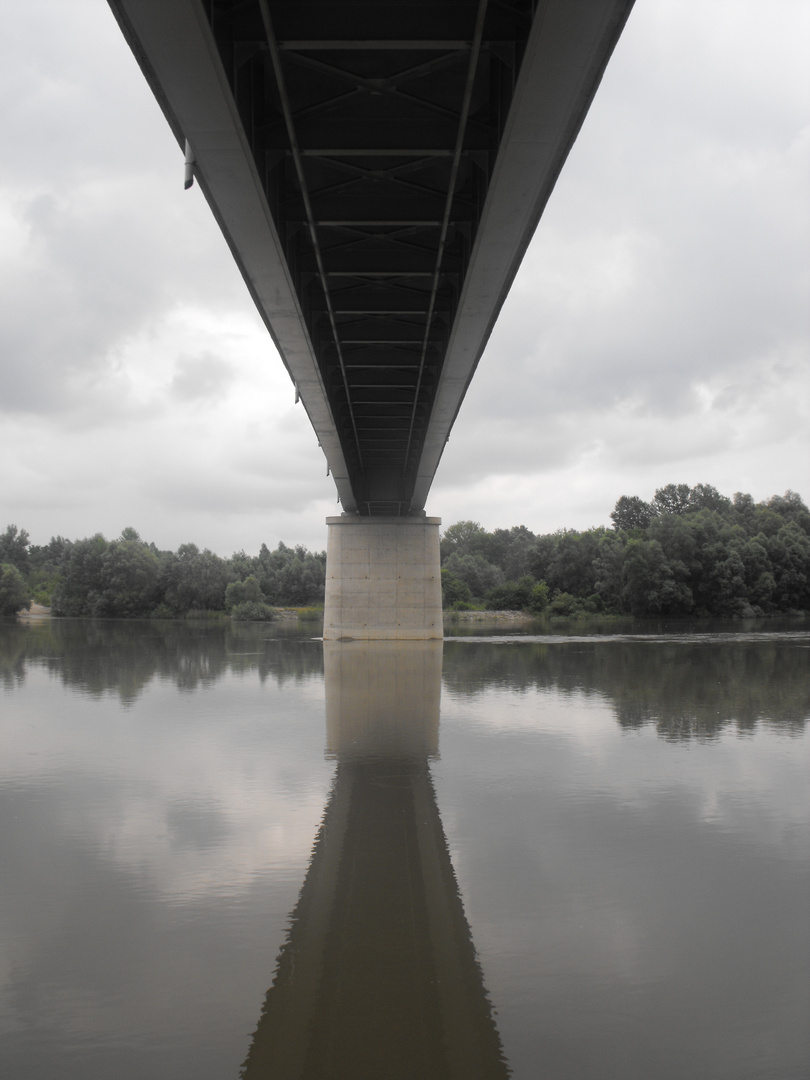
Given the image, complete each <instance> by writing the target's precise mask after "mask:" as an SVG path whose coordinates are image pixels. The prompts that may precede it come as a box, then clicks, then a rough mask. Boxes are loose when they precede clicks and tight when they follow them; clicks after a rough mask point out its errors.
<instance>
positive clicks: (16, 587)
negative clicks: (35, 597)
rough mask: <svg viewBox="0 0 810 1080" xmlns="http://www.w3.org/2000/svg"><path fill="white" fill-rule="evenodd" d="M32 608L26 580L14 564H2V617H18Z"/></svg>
mask: <svg viewBox="0 0 810 1080" xmlns="http://www.w3.org/2000/svg"><path fill="white" fill-rule="evenodd" d="M30 607H31V597H30V596H29V594H28V586H27V585H26V584H25V578H24V577H23V576H22V574H21V573H20V571H19V570H18V569H17V567H16V566H14V565H13V564H12V563H2V564H0V615H16V614H17V612H18V611H22V610H23V609H25V610H26V611H27V610H28V609H29V608H30Z"/></svg>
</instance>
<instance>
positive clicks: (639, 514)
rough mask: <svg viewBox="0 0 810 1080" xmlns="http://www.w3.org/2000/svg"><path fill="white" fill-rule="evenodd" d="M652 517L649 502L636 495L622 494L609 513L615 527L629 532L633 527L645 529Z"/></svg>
mask: <svg viewBox="0 0 810 1080" xmlns="http://www.w3.org/2000/svg"><path fill="white" fill-rule="evenodd" d="M652 517H653V511H652V508H651V506H650V504H649V503H646V502H644V500H643V499H640V498H639V497H638V495H629V496H628V495H622V496H621V498H620V499H619V500H618V502H617V503H616V505H615V506H614V507H613V511H612V513H611V515H610V520H611V521H612V522H613V525H614V527H615V528H616V529H623V530H624V531H625V532H630V531H631V530H633V529H646V528H647V526H648V525H649V524H650V521H651V520H652Z"/></svg>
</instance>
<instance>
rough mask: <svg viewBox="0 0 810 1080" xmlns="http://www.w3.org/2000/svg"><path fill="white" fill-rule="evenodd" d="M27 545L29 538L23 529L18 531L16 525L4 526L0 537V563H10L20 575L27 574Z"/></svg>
mask: <svg viewBox="0 0 810 1080" xmlns="http://www.w3.org/2000/svg"><path fill="white" fill-rule="evenodd" d="M28 544H29V537H28V533H27V532H26V531H25V529H18V528H17V526H16V525H8V526H6V531H5V532H4V533H3V534H2V536H0V563H10V564H11V565H12V566H16V567H17V569H18V570H19V571H20V572H21V573H23V574H27V573H28V570H29V560H28Z"/></svg>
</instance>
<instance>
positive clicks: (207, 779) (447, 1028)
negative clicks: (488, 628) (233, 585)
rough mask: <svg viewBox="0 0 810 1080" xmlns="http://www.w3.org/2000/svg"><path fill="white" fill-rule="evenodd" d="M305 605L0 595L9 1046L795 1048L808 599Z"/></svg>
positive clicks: (152, 1055) (103, 1066)
mask: <svg viewBox="0 0 810 1080" xmlns="http://www.w3.org/2000/svg"><path fill="white" fill-rule="evenodd" d="M800 625H801V624H800ZM317 632H318V628H317V626H316V627H314V628H313V629H310V630H306V629H303V630H302V631H298V630H297V629H296V630H295V631H294V632H290V631H285V630H284V629H283V628H281V629H275V628H273V627H271V628H269V629H268V628H267V627H265V626H243V627H234V628H231V627H222V626H192V625H188V624H172V623H159V622H151V623H149V622H143V623H122V622H90V621H87V622H85V621H82V620H54V621H52V622H43V623H39V624H37V623H29V624H23V623H15V622H13V621H8V620H6V621H2V622H0V677H1V678H2V689H0V1076H2V1077H3V1078H4V1080H5V1078H8V1080H56V1078H57V1077H58V1078H59V1080H96V1078H98V1080H102V1078H103V1080H108V1078H110V1077H116V1078H117V1080H130V1078H131V1080H144V1078H145V1077H150V1078H155V1080H163V1078H165V1080H170V1078H171V1080H182V1078H189V1080H209V1078H210V1080H231V1078H233V1080H236V1078H239V1077H242V1078H244V1080H258V1078H266V1077H280V1078H287V1077H289V1078H292V1077H311V1078H314V1080H326V1078H338V1077H346V1078H351V1080H366V1078H368V1080H388V1078H394V1077H396V1078H400V1077H403V1078H404V1077H408V1078H409V1080H410V1078H414V1077H419V1078H422V1077H425V1078H428V1077H458V1078H459V1080H471V1078H473V1077H486V1078H500V1077H506V1076H513V1077H516V1078H526V1080H538V1078H544V1080H545V1078H549V1080H561V1078H577V1080H579V1078H593V1077H599V1078H613V1077H615V1078H621V1080H636V1078H639V1080H641V1078H644V1080H649V1078H650V1077H655V1078H657V1080H660V1078H672V1080H683V1078H685V1077H689V1078H693V1077H694V1078H728V1080H747V1078H750V1080H806V1077H807V1076H808V1075H810V1023H809V1022H808V1018H810V918H808V912H810V736H809V735H808V719H810V633H808V632H806V631H802V630H794V631H786V632H773V631H771V630H769V629H768V628H767V627H766V628H765V629H762V628H760V629H759V630H758V631H757V632H753V633H740V632H739V630H737V631H733V632H726V633H719V634H711V633H705V632H703V633H699V634H696V635H685V634H680V635H679V634H677V633H668V634H666V633H649V634H633V633H628V634H621V635H620V634H605V633H602V634H600V635H599V636H588V635H587V634H583V633H582V632H581V631H580V632H579V634H578V635H576V636H575V635H568V636H564V635H554V634H551V635H549V634H546V635H544V636H536V637H532V636H519V635H502V636H500V637H486V636H482V633H481V631H480V630H479V631H478V632H477V636H463V637H461V636H459V637H450V638H448V639H447V640H446V641H445V642H444V648H443V650H442V648H441V646H439V648H438V649H437V648H435V647H434V648H431V647H418V646H409V647H404V646H400V647H399V648H397V647H391V646H378V647H374V648H372V647H366V646H361V645H360V644H358V643H353V644H345V645H333V646H329V647H328V648H326V649H325V647H324V644H323V643H322V642H321V641H320V640H318V639H317V638H314V637H312V636H311V635H312V634H313V633H317Z"/></svg>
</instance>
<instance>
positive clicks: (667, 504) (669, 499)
mask: <svg viewBox="0 0 810 1080" xmlns="http://www.w3.org/2000/svg"><path fill="white" fill-rule="evenodd" d="M690 495H691V489H690V487H689V485H688V484H667V485H666V487H662V488H658V490H657V491H656V493H655V495H654V496H653V501H652V511H653V514H685V513H686V511H687V510H688V509H689V497H690Z"/></svg>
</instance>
